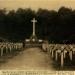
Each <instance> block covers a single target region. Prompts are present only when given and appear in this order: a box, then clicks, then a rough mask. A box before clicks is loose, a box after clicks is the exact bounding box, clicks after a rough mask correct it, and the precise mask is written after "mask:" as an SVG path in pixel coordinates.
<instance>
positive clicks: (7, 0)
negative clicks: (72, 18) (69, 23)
mask: <svg viewBox="0 0 75 75" xmlns="http://www.w3.org/2000/svg"><path fill="white" fill-rule="evenodd" d="M61 6H66V7H69V8H72V9H75V0H0V8H1V9H2V8H6V9H7V10H12V9H17V8H32V9H34V10H37V9H38V8H46V9H49V10H58V9H59V8H60V7H61Z"/></svg>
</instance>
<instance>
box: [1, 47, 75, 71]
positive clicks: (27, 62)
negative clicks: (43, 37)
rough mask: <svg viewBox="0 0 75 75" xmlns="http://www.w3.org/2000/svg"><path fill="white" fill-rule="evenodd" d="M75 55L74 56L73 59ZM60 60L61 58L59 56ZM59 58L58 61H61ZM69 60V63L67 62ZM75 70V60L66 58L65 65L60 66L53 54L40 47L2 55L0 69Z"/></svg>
mask: <svg viewBox="0 0 75 75" xmlns="http://www.w3.org/2000/svg"><path fill="white" fill-rule="evenodd" d="M74 58H75V56H73V59H74ZM59 60H60V58H59ZM59 60H58V61H59ZM66 62H68V63H66ZM31 69H33V70H50V71H51V70H52V71H54V70H56V71H58V70H75V60H73V62H70V61H69V59H68V56H67V58H66V59H65V64H64V67H63V68H61V67H60V62H59V63H58V62H56V61H54V59H52V58H51V55H50V54H49V53H47V52H44V51H43V50H42V49H41V48H39V47H34V48H24V49H23V50H21V51H15V52H12V53H11V54H9V53H8V54H7V55H3V56H2V57H0V70H31Z"/></svg>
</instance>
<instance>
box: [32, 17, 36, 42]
mask: <svg viewBox="0 0 75 75" xmlns="http://www.w3.org/2000/svg"><path fill="white" fill-rule="evenodd" d="M31 22H32V23H33V33H32V36H31V40H32V41H33V40H35V41H36V39H37V37H36V34H35V23H36V22H37V20H36V19H35V18H33V20H31Z"/></svg>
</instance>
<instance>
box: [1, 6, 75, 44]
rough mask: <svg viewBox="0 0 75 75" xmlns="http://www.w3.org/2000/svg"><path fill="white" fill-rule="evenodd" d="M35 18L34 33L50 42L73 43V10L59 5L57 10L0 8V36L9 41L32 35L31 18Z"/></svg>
mask: <svg viewBox="0 0 75 75" xmlns="http://www.w3.org/2000/svg"><path fill="white" fill-rule="evenodd" d="M34 17H35V18H36V19H37V23H36V35H37V37H38V38H41V39H48V40H49V41H50V42H51V43H75V10H73V9H71V8H66V7H61V8H59V10H58V11H55V10H48V9H41V8H40V9H39V10H38V11H34V10H32V9H30V8H27V9H22V8H19V9H17V10H16V11H15V10H11V11H9V12H8V11H6V9H0V36H1V37H4V38H7V39H9V40H11V41H23V40H24V39H26V38H30V36H31V35H32V23H31V20H32V19H33V18H34Z"/></svg>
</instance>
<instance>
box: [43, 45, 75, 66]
mask: <svg viewBox="0 0 75 75" xmlns="http://www.w3.org/2000/svg"><path fill="white" fill-rule="evenodd" d="M42 48H43V49H44V50H47V51H48V53H50V54H51V56H52V58H54V57H55V60H56V61H57V60H58V54H59V55H60V58H61V60H60V61H61V67H63V66H64V59H65V58H66V54H67V53H69V59H70V61H72V60H73V54H74V52H75V44H72V45H71V44H67V45H66V44H43V45H42Z"/></svg>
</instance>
